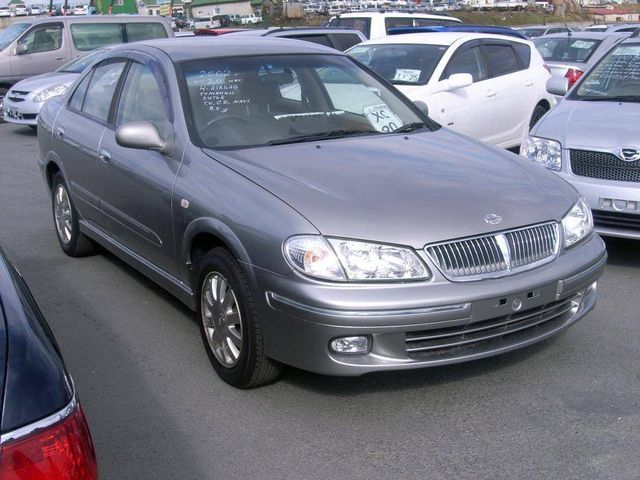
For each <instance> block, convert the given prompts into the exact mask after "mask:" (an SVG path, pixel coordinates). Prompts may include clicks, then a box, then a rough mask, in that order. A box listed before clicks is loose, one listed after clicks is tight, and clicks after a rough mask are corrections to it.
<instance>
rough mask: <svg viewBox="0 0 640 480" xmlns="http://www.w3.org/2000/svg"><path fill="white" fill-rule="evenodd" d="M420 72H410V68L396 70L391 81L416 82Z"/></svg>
mask: <svg viewBox="0 0 640 480" xmlns="http://www.w3.org/2000/svg"><path fill="white" fill-rule="evenodd" d="M421 73H422V70H412V69H410V68H396V74H395V75H394V77H393V80H400V81H403V82H414V83H415V82H417V81H418V80H420V74H421Z"/></svg>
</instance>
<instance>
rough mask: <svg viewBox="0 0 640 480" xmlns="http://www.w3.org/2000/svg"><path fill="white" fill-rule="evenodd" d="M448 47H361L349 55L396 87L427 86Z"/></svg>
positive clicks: (395, 45) (400, 45)
mask: <svg viewBox="0 0 640 480" xmlns="http://www.w3.org/2000/svg"><path fill="white" fill-rule="evenodd" d="M447 48H448V47H447V46H444V45H404V44H396V43H392V44H384V45H358V46H355V47H354V48H352V49H351V50H349V55H350V56H351V57H353V58H355V59H356V60H358V61H359V62H360V63H362V64H364V65H366V66H367V67H369V68H371V69H372V70H374V71H375V72H376V73H377V74H378V75H380V76H381V77H383V78H384V79H386V80H387V81H389V82H391V83H393V84H394V85H426V84H427V83H429V79H431V75H433V71H434V70H435V68H436V67H437V66H438V63H439V62H440V59H441V58H442V55H444V52H446V51H447Z"/></svg>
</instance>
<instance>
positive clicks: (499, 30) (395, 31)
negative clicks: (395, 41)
mask: <svg viewBox="0 0 640 480" xmlns="http://www.w3.org/2000/svg"><path fill="white" fill-rule="evenodd" d="M439 32H467V33H490V34H493V35H507V36H510V37H516V38H521V39H523V40H529V39H528V38H527V37H526V36H524V35H523V34H522V33H520V32H518V31H516V30H513V29H512V28H509V27H496V26H487V25H451V26H446V27H438V26H433V27H395V28H390V29H389V30H388V31H387V33H388V34H389V35H403V34H405V33H439Z"/></svg>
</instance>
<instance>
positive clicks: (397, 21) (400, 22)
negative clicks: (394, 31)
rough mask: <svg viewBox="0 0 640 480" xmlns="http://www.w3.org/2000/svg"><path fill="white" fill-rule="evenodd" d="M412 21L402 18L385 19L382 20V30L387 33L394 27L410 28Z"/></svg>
mask: <svg viewBox="0 0 640 480" xmlns="http://www.w3.org/2000/svg"><path fill="white" fill-rule="evenodd" d="M412 26H413V19H412V18H403V17H387V18H385V19H384V28H385V30H386V31H387V33H389V29H390V28H396V27H412Z"/></svg>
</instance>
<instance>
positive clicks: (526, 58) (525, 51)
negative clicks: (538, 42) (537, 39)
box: [511, 42, 531, 70]
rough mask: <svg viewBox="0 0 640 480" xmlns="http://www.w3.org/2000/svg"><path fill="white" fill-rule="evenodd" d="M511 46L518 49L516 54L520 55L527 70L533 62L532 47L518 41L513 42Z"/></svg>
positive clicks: (521, 61)
mask: <svg viewBox="0 0 640 480" xmlns="http://www.w3.org/2000/svg"><path fill="white" fill-rule="evenodd" d="M511 46H512V47H513V49H514V50H515V51H516V55H518V58H519V59H520V64H521V65H522V67H523V68H524V69H525V70H526V69H527V68H529V64H530V63H531V47H529V45H525V44H524V43H516V42H513V43H512V44H511Z"/></svg>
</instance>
